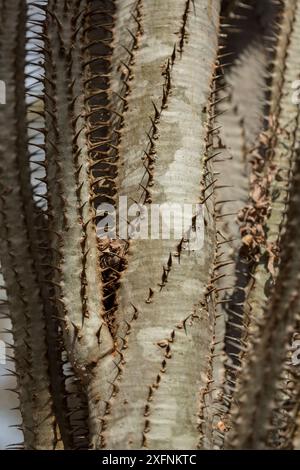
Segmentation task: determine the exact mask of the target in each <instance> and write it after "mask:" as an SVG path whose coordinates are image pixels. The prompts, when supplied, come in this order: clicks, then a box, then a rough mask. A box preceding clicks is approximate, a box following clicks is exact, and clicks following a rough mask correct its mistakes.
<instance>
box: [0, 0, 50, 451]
mask: <svg viewBox="0 0 300 470" xmlns="http://www.w3.org/2000/svg"><path fill="white" fill-rule="evenodd" d="M2 8H3V10H2V11H1V14H2V15H3V27H2V28H1V36H0V62H1V63H0V70H1V76H0V79H2V80H4V82H5V83H6V93H7V96H6V100H7V103H6V105H5V106H2V107H1V110H0V134H1V136H0V186H1V188H0V193H1V197H0V204H1V211H0V214H1V215H0V217H1V223H0V225H1V228H0V230H1V252H0V256H1V264H2V269H3V275H4V279H5V283H6V288H7V295H8V301H9V304H10V312H11V319H12V325H13V336H14V352H15V361H16V371H17V377H18V394H19V398H20V407H21V413H22V418H23V425H22V429H23V433H24V441H25V442H24V446H25V448H27V449H54V448H57V446H59V444H58V441H59V431H58V429H57V424H56V420H55V418H54V416H53V401H52V398H51V394H50V393H51V391H50V380H49V373H48V362H47V352H48V351H47V343H46V332H45V312H44V306H43V301H42V296H41V289H40V285H39V282H38V278H37V274H36V263H37V259H36V257H35V253H36V249H37V236H36V232H35V229H34V226H35V211H34V205H33V197H32V188H31V184H30V168H29V158H28V150H27V133H26V105H25V76H24V72H25V40H26V39H25V38H26V19H27V14H26V2H25V1H13V2H4V3H2Z"/></svg>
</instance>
